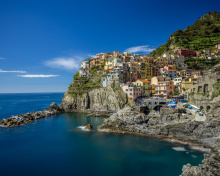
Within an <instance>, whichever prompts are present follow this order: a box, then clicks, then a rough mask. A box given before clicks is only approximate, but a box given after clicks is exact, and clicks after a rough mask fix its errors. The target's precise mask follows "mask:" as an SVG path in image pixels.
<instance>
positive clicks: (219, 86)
mask: <svg viewBox="0 0 220 176" xmlns="http://www.w3.org/2000/svg"><path fill="white" fill-rule="evenodd" d="M213 88H214V91H213V92H212V96H211V99H213V98H215V97H218V96H219V95H220V83H219V82H217V83H215V84H214V85H213Z"/></svg>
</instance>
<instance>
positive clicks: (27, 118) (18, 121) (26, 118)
mask: <svg viewBox="0 0 220 176" xmlns="http://www.w3.org/2000/svg"><path fill="white" fill-rule="evenodd" d="M59 113H62V110H61V109H60V108H59V107H58V106H57V104H56V103H51V105H50V106H49V110H43V111H38V112H35V111H33V112H29V113H26V114H21V115H16V116H11V117H10V118H8V119H3V120H2V121H1V122H0V125H2V126H6V127H10V126H19V125H22V124H26V123H29V122H32V121H34V120H38V119H42V118H44V117H50V116H52V115H56V114H59Z"/></svg>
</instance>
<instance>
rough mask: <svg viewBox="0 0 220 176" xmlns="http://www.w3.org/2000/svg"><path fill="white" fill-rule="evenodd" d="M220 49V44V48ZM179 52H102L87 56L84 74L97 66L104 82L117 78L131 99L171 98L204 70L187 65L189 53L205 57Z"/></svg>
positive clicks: (197, 78)
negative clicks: (152, 54)
mask: <svg viewBox="0 0 220 176" xmlns="http://www.w3.org/2000/svg"><path fill="white" fill-rule="evenodd" d="M217 50H218V53H220V44H219V45H217V49H216V51H214V52H216V53H217ZM174 53H175V54H173V55H168V54H165V55H163V56H162V57H158V58H156V59H154V58H153V57H149V56H147V55H137V54H131V53H129V52H124V53H119V52H118V51H114V52H112V53H99V54H96V57H91V58H88V59H86V60H83V61H82V63H81V68H80V70H79V76H80V77H89V70H90V68H92V67H95V66H97V68H101V69H100V70H101V71H102V85H103V87H107V86H108V85H110V84H112V82H113V81H114V82H117V83H118V84H120V86H121V87H122V89H123V91H124V92H125V93H126V94H127V96H128V98H130V99H137V98H139V97H163V98H171V97H172V96H175V95H179V94H181V93H182V92H183V91H185V90H187V89H189V88H190V87H191V86H193V85H194V84H197V83H198V82H199V80H200V79H201V78H202V77H203V75H204V72H203V71H198V70H197V71H195V70H191V69H187V65H186V64H185V63H184V59H185V57H201V53H198V52H195V51H193V50H191V49H181V48H180V49H176V50H175V51H174Z"/></svg>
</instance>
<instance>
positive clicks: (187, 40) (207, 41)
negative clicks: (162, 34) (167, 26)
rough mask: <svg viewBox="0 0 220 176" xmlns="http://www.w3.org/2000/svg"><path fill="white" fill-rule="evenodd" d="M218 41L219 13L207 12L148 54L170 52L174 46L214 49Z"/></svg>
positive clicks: (199, 49)
mask: <svg viewBox="0 0 220 176" xmlns="http://www.w3.org/2000/svg"><path fill="white" fill-rule="evenodd" d="M218 43H220V13H219V12H208V13H207V14H206V15H204V16H203V17H201V18H199V19H198V20H197V21H196V22H195V23H194V24H193V25H192V26H188V27H187V28H186V29H185V30H177V31H176V32H174V33H173V34H171V35H170V38H169V40H168V41H167V43H165V44H164V45H162V46H160V47H159V48H157V49H156V50H154V51H153V52H152V53H150V56H152V57H154V58H157V57H158V56H161V55H162V54H163V53H165V52H169V53H170V52H172V49H173V48H174V47H181V48H191V49H193V50H195V51H200V52H202V50H203V49H214V48H215V45H216V44H218Z"/></svg>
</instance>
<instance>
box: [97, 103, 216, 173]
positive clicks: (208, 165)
mask: <svg viewBox="0 0 220 176" xmlns="http://www.w3.org/2000/svg"><path fill="white" fill-rule="evenodd" d="M184 112H185V109H161V112H160V114H159V113H157V112H155V111H152V112H150V114H148V115H145V114H142V113H139V112H138V111H137V110H135V109H132V108H124V109H122V110H120V111H119V112H118V113H116V114H113V115H112V116H110V117H109V118H108V119H105V120H104V123H103V124H102V125H101V126H99V129H108V130H111V131H116V132H117V131H118V132H121V131H124V132H134V133H141V134H146V135H153V136H162V137H167V138H170V139H176V140H180V141H184V142H190V143H196V144H198V145H199V146H202V147H204V148H210V149H211V150H212V151H213V152H214V154H212V155H205V160H204V161H203V165H200V166H198V167H192V166H190V165H189V164H188V165H186V166H184V168H183V176H191V175H207V173H208V175H210V176H212V175H218V174H219V173H220V160H219V159H220V158H219V154H217V152H218V149H219V148H218V147H219V146H218V140H219V137H220V117H219V114H220V102H218V103H216V105H215V107H214V108H213V110H211V111H210V113H209V114H208V115H207V120H205V121H204V122H197V121H193V120H191V119H192V117H191V115H188V114H185V113H184ZM216 173H218V174H216Z"/></svg>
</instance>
